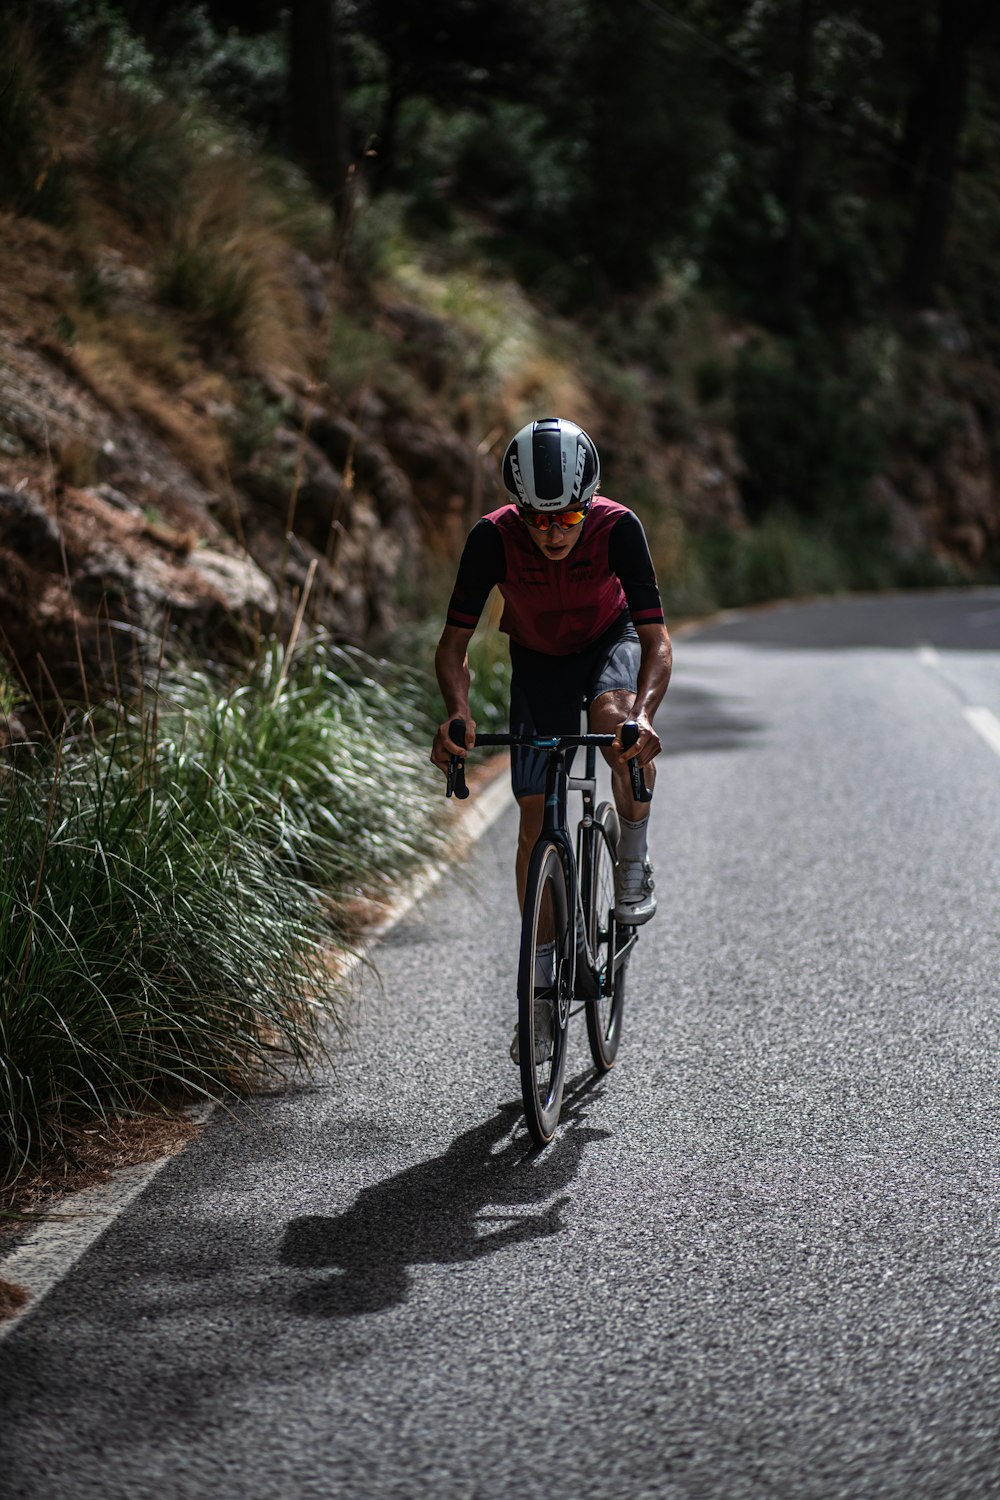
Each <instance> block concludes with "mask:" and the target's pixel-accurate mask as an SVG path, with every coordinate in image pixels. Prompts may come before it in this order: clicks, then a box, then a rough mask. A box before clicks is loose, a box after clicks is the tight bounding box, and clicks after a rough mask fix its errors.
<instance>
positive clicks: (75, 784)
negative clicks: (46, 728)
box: [0, 641, 445, 1186]
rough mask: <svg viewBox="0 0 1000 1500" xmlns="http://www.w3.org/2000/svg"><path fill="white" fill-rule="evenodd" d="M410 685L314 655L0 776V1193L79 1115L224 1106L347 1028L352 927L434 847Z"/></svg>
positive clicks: (89, 720) (88, 737)
mask: <svg viewBox="0 0 1000 1500" xmlns="http://www.w3.org/2000/svg"><path fill="white" fill-rule="evenodd" d="M421 688H422V685H421V684H420V683H419V682H418V681H417V680H415V679H414V678H413V677H412V676H411V675H409V674H407V673H406V672H403V671H401V670H399V669H398V668H392V667H389V666H388V665H387V664H385V663H379V662H376V661H374V660H372V659H370V658H367V657H364V656H363V655H361V654H360V653H358V652H345V651H343V650H339V649H337V648H335V647H331V646H327V645H325V644H324V643H322V642H318V641H314V642H313V643H311V644H310V645H309V646H308V647H306V648H303V649H302V650H300V651H298V652H295V653H292V654H289V652H288V651H287V649H285V648H283V647H282V646H280V645H278V644H276V643H272V644H270V645H267V646H266V647H264V648H263V649H262V650H261V652H260V655H259V658H258V660H257V662H256V664H255V666H254V668H253V670H252V671H251V672H250V673H249V674H248V675H246V676H244V678H243V679H242V680H241V681H240V683H239V684H238V685H226V684H224V683H222V682H220V681H217V680H214V679H212V678H210V677H208V676H205V675H204V674H200V675H199V674H196V673H195V674H190V673H185V674H184V675H183V677H181V676H180V674H178V676H177V678H176V680H173V681H166V680H165V681H164V682H163V683H161V685H160V687H159V689H158V691H157V692H156V693H155V694H153V693H152V692H150V693H149V694H148V695H147V696H146V697H145V699H144V702H143V703H142V704H139V705H135V706H133V707H132V708H131V709H127V708H126V707H125V706H124V705H120V706H118V707H117V708H115V707H113V706H112V707H111V708H110V709H109V710H104V711H100V712H97V711H95V712H93V713H91V714H90V715H88V716H86V718H84V719H81V721H80V722H78V723H75V724H70V725H67V726H65V728H64V730H63V732H62V733H61V734H60V735H59V737H58V739H57V740H56V741H55V742H52V741H49V742H36V743H35V744H33V745H21V746H19V747H17V748H16V749H15V750H14V751H13V752H8V758H7V760H6V761H5V763H4V767H3V770H2V771H0V1186H2V1185H3V1183H4V1182H9V1181H11V1180H12V1179H13V1178H16V1176H17V1175H18V1174H19V1173H20V1172H21V1171H22V1170H23V1169H24V1168H25V1167H26V1165H27V1164H29V1163H31V1162H37V1161H38V1160H39V1159H40V1157H42V1156H43V1155H44V1154H45V1153H46V1152H51V1151H53V1150H54V1149H56V1148H57V1147H58V1144H59V1142H60V1140H61V1139H62V1133H63V1131H64V1130H65V1129H66V1128H67V1127H68V1126H71V1125H72V1124H74V1123H75V1122H78V1121H79V1119H80V1117H81V1116H82V1115H84V1114H87V1113H96V1114H98V1115H101V1116H104V1117H106V1118H107V1117H110V1116H113V1115H115V1114H118V1113H121V1112H123V1111H126V1112H127V1111H129V1110H136V1109H142V1108H146V1109H149V1108H155V1107H156V1106H157V1105H161V1104H163V1103H164V1101H169V1100H172V1099H173V1100H175V1099H176V1098H177V1097H178V1096H184V1095H186V1096H188V1097H190V1096H192V1095H194V1096H197V1095H209V1096H210V1097H213V1098H218V1097H222V1096H225V1095H226V1094H227V1093H231V1092H233V1091H234V1090H240V1089H244V1088H246V1087H248V1086H251V1085H253V1084H255V1083H258V1082H260V1081H261V1080H262V1078H264V1077H265V1076H266V1074H267V1072H268V1070H269V1069H272V1068H273V1067H275V1066H281V1067H282V1068H286V1069H287V1067H288V1066H290V1065H296V1064H298V1065H304V1064H305V1063H306V1062H307V1061H308V1060H310V1059H311V1058H312V1057H314V1056H315V1054H316V1052H317V1051H318V1050H322V1047H323V1045H324V1040H325V1039H326V1040H328V1039H329V1037H330V1036H331V1035H332V1034H333V1033H332V1031H331V1029H330V1028H331V1027H335V1026H336V1025H337V1024H338V1023H339V1022H342V1021H343V1020H344V1019H345V1015H346V1005H345V998H344V986H343V982H342V981H341V980H340V978H339V977H338V964H337V962H336V958H335V955H336V952H337V951H338V949H339V950H341V951H343V947H344V945H345V944H346V945H348V946H350V944H351V943H352V941H353V940H355V939H356V937H357V933H358V925H357V923H358V916H357V910H356V908H357V907H358V905H359V903H361V902H362V901H368V902H370V901H371V900H372V899H376V900H377V899H379V898H380V897H384V896H385V895H386V894H387V893H389V892H391V891H392V890H393V889H394V888H395V887H396V885H397V884H398V882H399V880H400V878H401V877H402V876H404V875H405V874H406V872H407V870H408V869H410V868H412V866H413V865H414V864H416V863H419V862H421V861H423V860H425V859H426V858H427V857H428V856H429V855H432V854H434V853H435V852H436V851H440V850H441V849H442V848H443V841H444V837H445V834H444V832H443V831H442V825H441V821H440V786H439V785H438V778H437V776H436V773H434V772H433V771H432V770H431V768H430V766H429V765H428V764H427V763H426V746H427V742H428V737H429V736H428V729H429V726H428V723H427V720H426V718H425V716H424V714H423V712H422V710H421V708H420V706H419V693H420V691H421Z"/></svg>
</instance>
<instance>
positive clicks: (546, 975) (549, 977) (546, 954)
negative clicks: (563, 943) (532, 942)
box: [535, 942, 556, 987]
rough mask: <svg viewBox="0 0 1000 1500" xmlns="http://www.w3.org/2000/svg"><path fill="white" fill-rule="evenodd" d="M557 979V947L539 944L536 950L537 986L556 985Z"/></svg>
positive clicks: (551, 944) (549, 944) (552, 944)
mask: <svg viewBox="0 0 1000 1500" xmlns="http://www.w3.org/2000/svg"><path fill="white" fill-rule="evenodd" d="M555 977H556V945H555V943H554V942H552V943H539V944H538V947H537V948H536V949H535V985H536V987H537V986H539V985H547V984H554V983H555Z"/></svg>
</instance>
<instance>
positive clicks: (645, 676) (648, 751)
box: [617, 625, 674, 766]
mask: <svg viewBox="0 0 1000 1500" xmlns="http://www.w3.org/2000/svg"><path fill="white" fill-rule="evenodd" d="M635 630H636V634H637V635H638V637H639V649H640V650H641V652H642V657H641V660H640V662H639V680H638V682H637V683H636V688H635V699H634V701H633V704H632V718H633V719H634V720H635V722H636V723H637V724H638V726H639V738H638V740H637V741H636V743H635V745H634V746H633V748H632V749H631V750H625V751H624V752H623V754H624V757H625V759H626V760H631V759H632V757H633V756H635V757H636V759H637V760H638V762H639V764H640V766H648V765H649V762H650V761H651V760H652V759H653V757H654V756H656V755H659V753H660V751H661V749H662V748H663V747H662V745H661V744H660V737H659V735H658V734H657V733H656V730H655V729H654V728H653V716H654V715H655V713H656V710H657V709H658V708H659V706H660V704H661V703H662V702H663V696H664V694H665V693H666V691H667V687H668V685H669V683H670V672H671V669H672V667H673V664H674V648H673V646H672V645H671V644H670V636H669V635H668V633H667V627H666V626H665V625H637V626H636V627H635ZM617 748H618V749H619V750H621V748H622V747H621V745H620V744H618V746H617Z"/></svg>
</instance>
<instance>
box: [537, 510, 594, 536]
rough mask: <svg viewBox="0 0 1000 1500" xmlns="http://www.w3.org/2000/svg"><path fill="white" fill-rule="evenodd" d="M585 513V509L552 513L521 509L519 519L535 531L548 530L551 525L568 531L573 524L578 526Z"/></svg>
mask: <svg viewBox="0 0 1000 1500" xmlns="http://www.w3.org/2000/svg"><path fill="white" fill-rule="evenodd" d="M586 514H587V512H586V511H585V510H557V511H555V512H554V513H553V514H552V515H546V514H545V513H544V511H537V510H522V512H521V520H522V521H523V522H524V523H525V525H526V526H531V527H532V528H533V529H534V530H535V531H548V530H549V528H550V527H551V526H561V527H562V529H563V531H569V530H570V529H571V528H572V527H573V526H579V524H580V522H581V521H582V520H583V518H584V516H585V515H586Z"/></svg>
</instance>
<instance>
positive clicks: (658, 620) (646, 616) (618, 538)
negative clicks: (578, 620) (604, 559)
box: [608, 510, 663, 625]
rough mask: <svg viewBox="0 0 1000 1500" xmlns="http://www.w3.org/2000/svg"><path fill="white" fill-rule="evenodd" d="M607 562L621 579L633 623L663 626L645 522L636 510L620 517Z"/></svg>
mask: <svg viewBox="0 0 1000 1500" xmlns="http://www.w3.org/2000/svg"><path fill="white" fill-rule="evenodd" d="M608 564H609V566H610V568H611V571H612V572H613V573H617V574H618V577H619V578H620V579H621V584H622V588H623V589H624V590H625V598H626V600H627V601H628V607H629V613H630V614H631V616H632V623H633V625H662V624H663V605H662V603H661V602H660V590H659V587H658V585H657V582H656V572H655V569H654V568H653V559H652V558H651V557H650V555H649V544H648V543H647V541H646V533H645V532H644V531H643V529H642V522H641V521H640V520H639V517H638V516H637V515H636V514H635V512H634V511H631V510H630V511H627V512H626V514H625V515H623V516H620V517H619V518H618V520H617V521H616V522H615V524H614V526H613V527H612V530H611V536H610V538H609V540H608Z"/></svg>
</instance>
